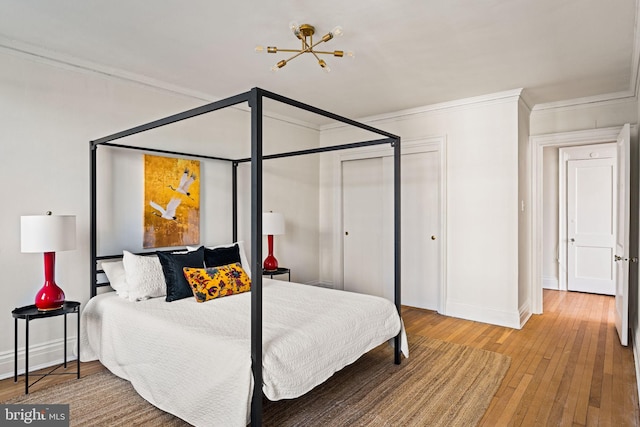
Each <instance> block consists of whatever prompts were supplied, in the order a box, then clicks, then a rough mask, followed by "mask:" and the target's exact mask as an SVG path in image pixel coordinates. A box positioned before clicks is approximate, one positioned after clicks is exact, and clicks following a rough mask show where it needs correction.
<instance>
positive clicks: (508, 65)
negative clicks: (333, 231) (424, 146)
mask: <svg viewBox="0 0 640 427" xmlns="http://www.w3.org/2000/svg"><path fill="white" fill-rule="evenodd" d="M636 9H637V5H636V0H607V1H602V0H562V1H558V0H484V1H477V0H446V1H444V0H403V1H366V0H351V1H344V0H324V1H317V0H316V1H313V2H312V1H307V0H279V1H276V0H261V1H248V0H244V1H241V0H236V1H211V0H190V1H188V2H185V1H181V0H127V1H123V0H110V1H97V0H57V1H54V0H29V1H24V0H0V10H1V11H2V13H0V46H3V47H4V48H8V49H13V50H21V51H30V52H32V53H33V52H36V53H37V54H38V55H41V56H48V57H50V58H57V59H60V58H63V60H64V61H65V62H71V63H76V64H81V65H82V66H83V67H85V68H86V67H89V68H95V69H96V70H99V71H101V72H108V73H110V74H115V75H120V76H126V77H127V78H133V79H134V80H136V79H138V80H140V81H146V82H161V83H160V84H161V85H165V86H166V87H172V88H178V90H179V91H183V92H185V93H191V94H198V96H200V95H201V96H200V97H201V98H202V99H209V100H212V99H219V98H224V97H227V96H231V95H235V94H237V93H240V92H245V91H247V90H248V89H250V88H252V87H254V86H258V87H262V88H264V89H267V90H271V91H274V92H277V93H279V94H282V95H285V96H289V97H292V98H295V99H297V100H300V101H302V102H306V103H309V104H312V105H314V106H317V107H320V108H324V109H327V110H331V111H333V112H335V113H338V114H341V115H344V116H348V117H353V118H363V117H368V116H372V115H379V114H383V113H388V112H393V111H398V110H404V109H410V108H415V107H420V106H425V105H430V104H435V103H440V102H446V101H451V100H456V99H461V98H467V97H473V96H480V95H486V94H490V93H495V92H500V91H505V90H511V89H517V88H525V89H526V95H527V99H528V100H529V102H530V103H531V104H533V105H535V104H540V103H551V102H556V101H562V100H568V99H574V98H583V97H603V96H605V97H606V96H608V95H607V94H615V93H627V94H628V95H630V96H633V95H635V90H636V88H635V78H636V70H637V65H638V64H637V62H638V58H637V56H638V54H637V53H634V49H635V47H636V46H635V43H634V41H635V39H636V27H635V22H636ZM291 21H297V22H298V23H301V24H302V23H308V24H311V25H314V26H315V27H316V31H317V33H316V35H317V36H322V35H323V34H325V33H326V32H328V31H330V30H331V29H332V28H333V27H334V26H335V25H341V26H342V27H343V29H344V36H343V37H340V38H336V39H334V40H331V41H330V42H328V43H327V44H326V45H325V46H326V49H323V50H334V49H341V50H345V51H348V50H353V51H354V52H355V58H354V59H351V58H334V57H331V56H327V57H326V58H325V59H326V61H327V63H328V64H329V66H330V67H331V69H332V71H331V72H330V73H325V72H323V71H322V70H321V68H320V67H319V66H318V64H317V62H316V61H315V60H314V59H313V57H311V56H310V55H303V56H302V57H299V58H297V59H295V60H293V61H292V62H291V63H289V64H288V65H287V66H286V67H284V68H283V69H281V70H279V71H278V72H272V71H270V68H271V66H272V65H273V64H275V63H276V62H277V61H278V60H280V59H285V58H287V57H288V54H275V55H274V54H266V53H265V54H256V53H255V52H254V48H255V46H256V45H265V46H267V45H269V46H278V47H280V48H297V47H298V46H299V45H300V43H299V41H298V40H297V39H296V38H295V37H294V36H293V34H292V33H291V31H290V30H289V28H288V26H289V22H291ZM316 40H317V37H316Z"/></svg>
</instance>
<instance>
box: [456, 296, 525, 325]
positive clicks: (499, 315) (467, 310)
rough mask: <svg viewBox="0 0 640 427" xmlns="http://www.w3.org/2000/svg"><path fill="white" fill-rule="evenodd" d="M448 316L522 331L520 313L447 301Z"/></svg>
mask: <svg viewBox="0 0 640 427" xmlns="http://www.w3.org/2000/svg"><path fill="white" fill-rule="evenodd" d="M446 313H447V316H451V317H459V318H461V319H466V320H473V321H476V322H482V323H489V324H491V325H498V326H505V327H507V328H513V329H520V328H521V326H520V325H521V321H520V313H519V312H518V311H503V310H495V309H492V308H487V307H479V306H476V305H471V304H466V303H463V302H459V301H455V300H447V311H446Z"/></svg>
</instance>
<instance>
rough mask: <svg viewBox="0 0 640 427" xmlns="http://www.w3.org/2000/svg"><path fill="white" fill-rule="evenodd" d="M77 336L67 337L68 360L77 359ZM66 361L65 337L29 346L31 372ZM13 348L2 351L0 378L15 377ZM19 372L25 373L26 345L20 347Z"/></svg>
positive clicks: (0, 356) (0, 354) (0, 355)
mask: <svg viewBox="0 0 640 427" xmlns="http://www.w3.org/2000/svg"><path fill="white" fill-rule="evenodd" d="M76 349H77V343H76V337H75V336H72V337H68V338H67V362H70V361H72V360H76ZM63 361H64V339H63V338H60V339H57V340H54V341H48V342H45V343H41V344H31V345H30V346H29V372H33V371H35V370H38V369H42V368H47V367H49V366H54V365H58V364H61V363H62V362H63ZM13 362H14V352H13V350H10V351H5V352H3V353H0V379H5V378H10V377H13ZM18 374H19V375H21V374H24V347H21V348H18Z"/></svg>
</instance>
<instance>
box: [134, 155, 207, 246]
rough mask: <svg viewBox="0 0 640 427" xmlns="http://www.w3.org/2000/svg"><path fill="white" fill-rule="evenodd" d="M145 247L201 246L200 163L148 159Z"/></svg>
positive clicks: (155, 157)
mask: <svg viewBox="0 0 640 427" xmlns="http://www.w3.org/2000/svg"><path fill="white" fill-rule="evenodd" d="M143 157H144V203H143V205H142V206H143V210H144V215H143V224H142V227H143V236H142V247H143V248H145V249H147V248H166V247H175V246H185V245H196V244H198V243H199V242H200V181H201V179H200V177H201V173H200V161H198V160H193V159H179V158H175V157H164V156H154V155H151V154H145V155H144V156H143Z"/></svg>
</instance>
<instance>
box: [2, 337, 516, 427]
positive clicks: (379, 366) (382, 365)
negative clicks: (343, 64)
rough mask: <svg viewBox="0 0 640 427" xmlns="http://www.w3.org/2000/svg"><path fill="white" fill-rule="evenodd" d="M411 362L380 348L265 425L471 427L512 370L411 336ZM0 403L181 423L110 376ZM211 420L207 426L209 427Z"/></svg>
mask: <svg viewBox="0 0 640 427" xmlns="http://www.w3.org/2000/svg"><path fill="white" fill-rule="evenodd" d="M409 342H410V357H409V359H406V360H403V361H402V364H401V365H399V366H398V365H395V364H393V355H392V353H393V350H392V349H391V348H390V346H388V345H386V344H385V345H382V346H380V347H378V348H376V349H374V350H372V351H371V352H369V353H367V354H366V355H364V356H363V357H361V358H360V359H359V360H358V361H356V362H355V363H354V364H352V365H350V366H347V367H346V368H344V369H343V370H342V371H340V372H338V373H336V374H335V375H334V376H333V377H331V378H330V379H329V380H328V381H327V382H325V383H324V384H322V385H320V386H318V387H316V388H315V389H314V390H312V391H311V392H309V393H307V394H306V395H304V396H302V397H300V398H298V399H293V400H285V401H279V402H270V401H267V400H265V402H264V412H263V424H264V425H265V426H278V427H280V426H447V427H453V426H464V427H468V426H474V425H477V424H478V422H479V421H480V419H481V418H482V416H483V415H484V412H485V411H486V409H487V407H488V406H489V403H490V402H491V399H492V397H493V395H494V394H495V392H496V390H497V389H498V387H499V385H500V383H501V381H502V379H503V378H504V375H505V373H506V372H507V369H508V367H509V363H510V359H509V357H508V356H504V355H501V354H498V353H494V352H490V351H485V350H478V349H473V348H471V347H467V346H462V345H457V344H451V343H447V342H444V341H439V340H434V339H430V338H425V337H418V336H412V337H410V338H409ZM4 403H20V404H23V403H27V404H28V403H31V404H55V403H68V404H69V405H70V411H71V413H70V419H71V420H70V421H71V425H72V426H134V425H137V426H147V425H148V426H186V425H188V424H187V423H185V422H184V421H182V420H181V419H179V418H177V417H174V416H173V415H171V414H168V413H166V412H163V411H161V410H159V409H157V408H155V407H154V406H152V405H151V404H149V403H148V402H147V401H145V400H144V399H142V398H141V397H140V396H138V394H137V393H136V392H135V390H134V389H133V387H132V386H131V384H130V383H129V382H128V381H125V380H122V379H120V378H118V377H116V376H115V375H113V374H111V373H109V372H101V373H98V374H94V375H90V376H87V377H84V378H82V379H80V380H71V381H67V382H65V383H63V384H60V385H57V386H53V387H51V388H48V389H45V390H41V391H37V392H34V393H31V394H29V395H28V396H21V397H19V398H16V399H12V400H11V401H8V402H4ZM214 424H215V423H212V425H214Z"/></svg>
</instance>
